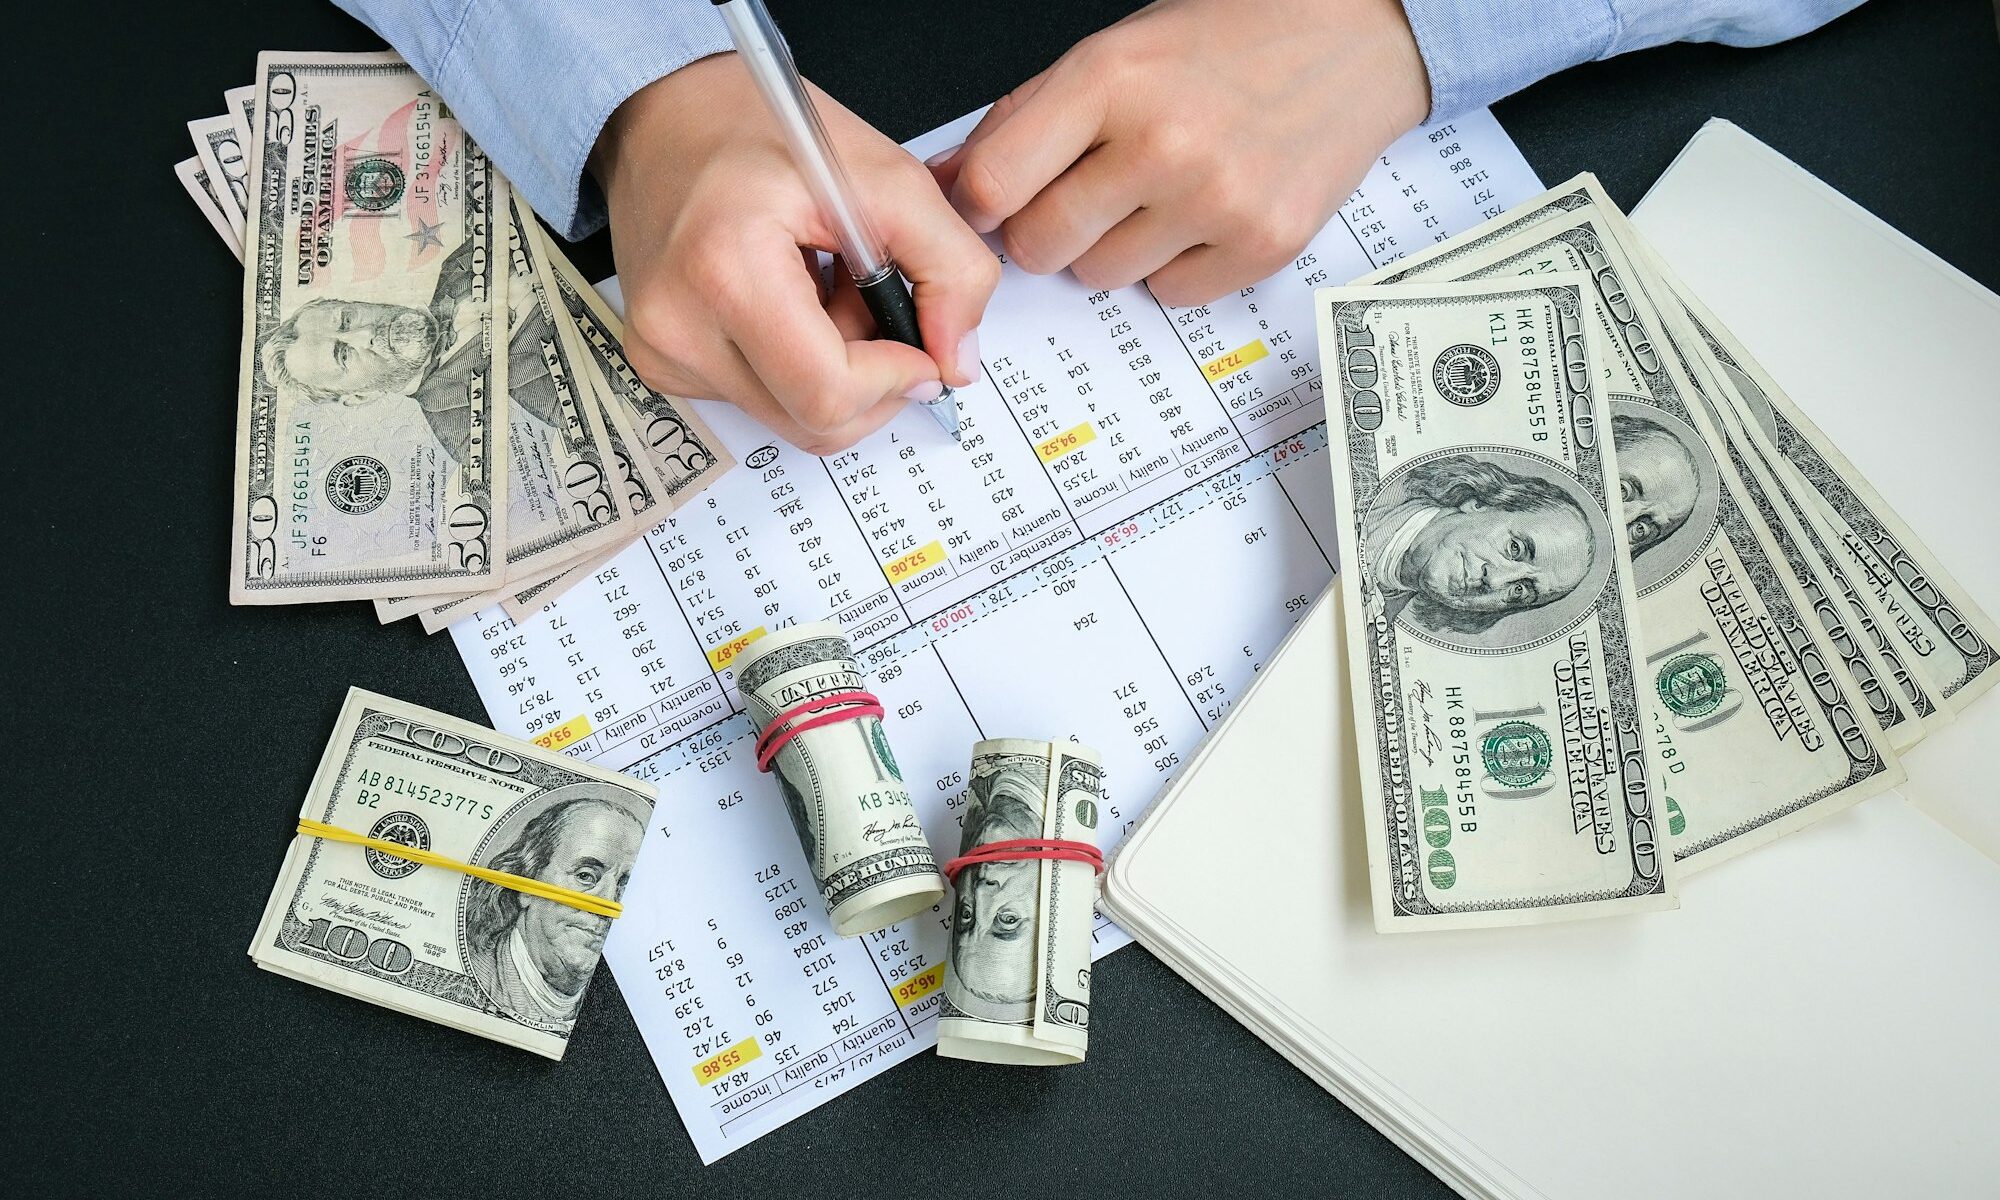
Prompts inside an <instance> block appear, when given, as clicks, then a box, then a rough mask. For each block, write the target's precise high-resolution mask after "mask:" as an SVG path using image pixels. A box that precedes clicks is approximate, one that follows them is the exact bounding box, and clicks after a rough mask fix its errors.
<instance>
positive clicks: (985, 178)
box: [958, 146, 1008, 220]
mask: <svg viewBox="0 0 2000 1200" xmlns="http://www.w3.org/2000/svg"><path fill="white" fill-rule="evenodd" d="M958 194H959V197H960V199H961V200H962V201H963V202H964V204H965V207H966V208H968V209H970V210H971V214H972V215H973V216H975V217H984V218H986V219H989V220H990V219H993V218H996V217H999V216H1001V215H1002V214H1004V213H1006V212H1007V211H1008V209H1007V201H1008V189H1007V183H1006V181H1005V180H1003V179H1002V178H1000V173H999V172H998V171H997V170H995V169H994V167H993V163H992V161H991V159H990V158H989V157H988V156H987V155H985V154H982V153H980V148H979V147H977V146H975V147H973V148H972V149H971V150H969V151H967V152H966V155H965V166H964V167H962V168H960V170H959V172H958Z"/></svg>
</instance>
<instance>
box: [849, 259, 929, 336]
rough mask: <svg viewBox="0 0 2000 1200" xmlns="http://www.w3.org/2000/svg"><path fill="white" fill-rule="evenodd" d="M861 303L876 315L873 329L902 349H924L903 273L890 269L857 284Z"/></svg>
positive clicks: (913, 305)
mask: <svg viewBox="0 0 2000 1200" xmlns="http://www.w3.org/2000/svg"><path fill="white" fill-rule="evenodd" d="M854 286H855V287H857V288H859V289H860V290H861V299H862V300H863V302H865V303H866V304H867V305H868V311H869V312H871V313H873V314H874V315H875V329H876V331H877V332H878V333H880V334H881V335H882V336H883V337H885V338H889V339H892V340H894V341H898V342H901V343H903V344H904V345H905V346H915V347H916V348H917V349H919V350H921V349H923V348H924V338H923V334H921V333H919V332H918V331H917V304H916V301H914V300H912V299H910V287H909V285H908V284H906V283H904V282H903V273H902V272H901V271H898V270H897V269H896V268H895V267H893V266H892V267H890V268H889V269H888V270H886V271H884V272H882V274H880V275H879V276H877V277H875V278H874V279H871V280H869V281H868V282H867V283H861V282H859V281H857V282H856V283H855V285H854Z"/></svg>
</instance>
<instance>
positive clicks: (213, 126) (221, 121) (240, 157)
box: [187, 113, 250, 230]
mask: <svg viewBox="0 0 2000 1200" xmlns="http://www.w3.org/2000/svg"><path fill="white" fill-rule="evenodd" d="M187 128H188V136H189V137H191V138H193V139H194V153H195V157H196V158H198V159H200V160H201V165H202V167H203V169H204V170H206V171H207V172H208V177H209V178H210V179H211V180H214V181H215V182H216V184H217V187H216V193H217V195H218V196H219V197H220V198H221V199H222V201H223V206H222V210H223V212H224V213H226V214H228V216H229V218H230V221H231V224H232V225H234V226H235V228H237V229H238V230H241V229H242V228H243V227H244V225H245V224H246V223H247V222H248V221H249V219H250V153H249V150H248V149H247V148H246V147H245V146H244V145H243V143H242V142H241V140H240V138H241V137H242V135H241V133H240V132H238V130H237V126H236V122H235V121H234V120H232V119H231V118H230V116H229V114H227V113H224V114H223V115H222V116H219V117H203V118H201V119H200V120H197V121H189V122H188V123H187Z"/></svg>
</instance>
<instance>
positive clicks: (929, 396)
mask: <svg viewBox="0 0 2000 1200" xmlns="http://www.w3.org/2000/svg"><path fill="white" fill-rule="evenodd" d="M942 395H944V385H943V384H942V383H939V382H938V381H937V380H935V379H926V380H924V381H923V382H922V383H920V384H918V385H917V386H915V387H913V388H911V389H910V390H909V391H907V392H904V393H903V399H905V400H908V401H909V402H910V403H912V404H929V403H930V402H931V401H933V400H935V399H937V398H938V397H939V396H942Z"/></svg>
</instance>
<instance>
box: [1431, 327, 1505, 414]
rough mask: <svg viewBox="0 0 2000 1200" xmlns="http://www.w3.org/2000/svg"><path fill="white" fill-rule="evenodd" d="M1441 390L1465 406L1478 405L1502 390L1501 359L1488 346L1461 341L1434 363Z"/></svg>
mask: <svg viewBox="0 0 2000 1200" xmlns="http://www.w3.org/2000/svg"><path fill="white" fill-rule="evenodd" d="M1431 382H1432V383H1435V384H1436V385H1437V390H1438V394H1439V395H1441V396H1443V397H1444V398H1445V399H1447V400H1449V401H1451V402H1452V403H1453V404H1456V405H1458V406H1459V407H1461V408H1475V407H1477V406H1479V405H1481V404H1484V403H1486V402H1487V401H1488V400H1491V399H1492V398H1493V397H1494V396H1496V395H1498V394H1499V392H1500V360H1499V359H1497V358H1495V357H1493V353H1492V352H1491V351H1489V350H1488V349H1486V347H1484V346H1475V345H1473V344H1472V343H1471V342H1461V343H1459V344H1458V345H1456V346H1452V347H1449V348H1447V349H1446V350H1445V352H1444V353H1443V354H1440V355H1438V356H1437V361H1435V362H1433V363H1432V364H1431Z"/></svg>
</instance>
